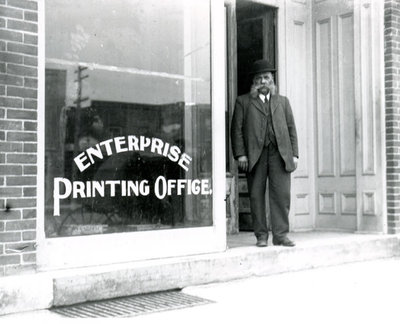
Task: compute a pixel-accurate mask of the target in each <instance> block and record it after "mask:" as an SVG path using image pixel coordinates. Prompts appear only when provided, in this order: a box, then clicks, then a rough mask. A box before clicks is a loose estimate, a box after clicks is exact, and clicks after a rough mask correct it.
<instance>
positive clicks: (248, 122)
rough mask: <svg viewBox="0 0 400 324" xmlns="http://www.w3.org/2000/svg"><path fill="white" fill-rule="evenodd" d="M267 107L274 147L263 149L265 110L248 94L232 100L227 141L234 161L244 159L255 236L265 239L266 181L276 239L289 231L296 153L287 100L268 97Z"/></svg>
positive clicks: (295, 142)
mask: <svg viewBox="0 0 400 324" xmlns="http://www.w3.org/2000/svg"><path fill="white" fill-rule="evenodd" d="M269 105H270V106H269V112H270V113H271V118H270V119H269V120H272V126H273V131H274V133H275V139H276V146H275V145H274V144H272V143H270V144H269V145H267V146H266V145H265V144H266V136H267V135H268V134H267V129H268V110H267V111H266V109H265V104H263V102H262V100H261V99H260V98H259V97H253V96H252V95H250V94H245V95H242V96H240V97H238V98H237V100H236V105H235V110H234V113H233V119H232V126H231V138H232V148H233V155H234V157H235V159H238V158H239V157H240V156H247V157H248V170H247V180H248V186H249V193H250V207H251V213H252V217H253V226H254V232H255V235H256V236H257V238H264V239H265V238H267V237H268V230H267V225H266V217H265V216H266V215H265V199H264V195H265V188H266V186H265V183H266V180H267V177H268V179H269V201H270V214H271V220H272V224H271V225H272V233H273V235H274V237H276V238H277V239H279V238H280V237H284V236H285V235H286V233H287V232H288V231H289V221H288V215H289V208H290V173H291V172H292V171H294V170H295V168H296V166H295V164H294V160H293V157H294V156H296V157H298V155H299V153H298V144H297V133H296V126H295V123H294V118H293V113H292V109H291V107H290V104H289V100H288V99H287V98H286V97H284V96H280V95H271V97H270V102H269ZM274 142H275V141H274Z"/></svg>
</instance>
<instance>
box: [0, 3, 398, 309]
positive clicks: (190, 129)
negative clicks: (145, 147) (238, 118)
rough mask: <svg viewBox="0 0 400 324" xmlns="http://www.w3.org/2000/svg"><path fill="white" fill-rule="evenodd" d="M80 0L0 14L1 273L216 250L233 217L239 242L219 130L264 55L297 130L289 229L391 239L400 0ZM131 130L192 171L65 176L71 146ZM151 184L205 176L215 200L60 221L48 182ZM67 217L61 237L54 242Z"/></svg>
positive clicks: (132, 159) (144, 205) (239, 207)
mask: <svg viewBox="0 0 400 324" xmlns="http://www.w3.org/2000/svg"><path fill="white" fill-rule="evenodd" d="M72 2H73V1H72ZM72 2H71V1H62V0H57V1H56V0H51V1H43V2H41V1H26V2H25V1H9V2H8V3H7V5H6V7H7V9H8V11H7V12H8V13H7V12H6V13H2V19H3V20H4V21H6V22H7V24H5V25H4V24H3V26H7V27H3V29H4V33H1V34H0V38H2V39H0V51H2V52H3V53H5V55H4V62H2V63H0V73H1V74H0V95H1V96H2V97H1V98H0V116H1V118H3V120H2V121H1V122H0V126H1V127H2V130H0V141H1V143H0V145H1V148H2V149H1V151H0V164H1V165H0V170H1V173H0V192H1V193H2V195H1V197H0V203H1V204H3V205H4V206H5V207H7V208H5V209H4V210H2V211H1V214H0V215H1V216H2V217H4V218H0V275H4V276H10V277H14V278H15V277H16V278H17V279H18V276H22V275H26V274H29V275H32V276H33V278H34V279H32V282H35V281H36V280H35V278H37V280H39V279H40V278H43V277H45V278H49V277H48V276H50V275H51V274H52V272H51V271H50V270H53V269H71V268H76V270H75V271H77V272H78V273H80V272H79V271H80V269H81V268H82V267H89V266H93V265H96V266H97V265H99V264H102V265H110V264H117V263H118V264H123V263H124V262H131V261H138V260H148V259H152V260H158V261H159V262H161V263H162V262H164V260H166V258H168V257H175V256H186V255H194V256H198V255H203V257H205V258H206V256H207V255H208V253H211V252H221V251H224V250H225V249H226V233H225V229H226V228H225V226H226V219H225V216H226V213H225V211H226V210H228V211H229V213H228V215H227V216H228V218H227V219H228V221H229V223H228V226H229V228H230V230H231V231H232V232H234V231H237V230H238V228H237V227H235V226H230V225H231V224H238V219H237V218H238V214H240V218H241V220H243V219H244V220H245V219H246V213H247V212H248V210H247V209H246V203H247V201H246V194H247V193H246V187H245V185H244V184H243V182H242V181H241V180H242V175H241V174H238V172H237V169H236V166H235V164H234V162H233V160H232V157H231V154H230V147H229V139H228V138H227V137H226V136H225V129H226V128H228V127H226V126H228V125H229V116H231V113H232V107H233V102H234V99H235V97H236V95H237V94H238V93H242V92H243V91H245V89H246V88H247V87H248V84H246V82H245V80H244V74H245V72H243V71H246V66H248V64H250V63H251V61H252V60H253V59H255V58H259V56H268V58H269V59H271V64H273V65H274V66H275V67H276V69H277V72H276V75H275V77H276V81H277V85H278V91H279V92H280V93H282V94H285V95H288V97H289V98H290V100H291V103H292V106H293V110H294V114H295V118H296V122H297V127H298V133H299V138H300V145H301V146H300V154H301V156H300V165H299V169H298V170H297V171H296V173H295V174H293V201H292V214H291V216H290V217H291V225H292V230H293V231H305V230H314V229H315V230H326V229H329V230H335V231H350V232H352V233H353V232H367V233H376V232H377V233H383V234H388V233H398V232H399V228H400V227H399V210H398V203H399V198H398V186H399V180H398V174H397V173H398V169H397V166H398V160H399V159H398V150H399V143H398V138H397V135H396V134H397V128H398V124H397V117H398V116H397V105H398V103H399V102H398V98H397V97H396V92H397V90H398V89H397V82H398V80H397V70H396V67H395V66H396V62H397V59H398V57H397V56H396V55H397V54H396V53H395V50H394V49H395V45H396V44H397V40H396V37H395V36H394V35H396V33H397V32H398V28H397V27H396V26H397V25H394V22H396V21H397V20H398V18H399V17H397V16H398V14H397V12H396V11H395V10H392V9H394V7H395V1H391V0H386V1H385V8H384V4H383V2H379V1H372V0H363V1H335V0H326V1H311V0H286V1H275V0H274V1H272V0H262V1H250V0H249V1H242V0H240V1H239V0H237V1H234V0H226V1H222V0H221V1H214V0H213V1H193V2H192V1H186V0H185V1H172V0H171V1H157V0H154V1H151V0H150V1H148V0H146V1H127V0H118V1H115V0H112V1H111V0H110V1H103V2H102V5H101V6H99V5H98V4H97V2H96V5H93V3H94V2H95V1H89V0H87V1H84V2H82V1H80V2H79V6H75V5H73V4H72ZM224 2H225V5H224ZM38 6H39V8H38ZM210 6H211V8H210ZM154 8H157V10H154ZM224 10H225V14H224ZM384 10H385V16H384ZM36 14H39V17H43V19H42V21H39V22H37V16H36ZM23 18H25V20H23V21H22V19H23ZM66 18H67V19H66ZM88 18H91V19H88ZM224 18H225V19H224ZM3 20H1V19H0V23H1V21H3ZM104 21H107V28H105V27H104ZM149 22H151V23H149ZM383 22H385V25H384V24H383ZM44 28H45V29H44ZM38 30H39V31H40V34H38ZM43 30H45V32H44V33H43V32H42V31H43ZM225 31H227V32H225ZM255 31H257V37H255V36H254V35H253V33H254V32H255ZM249 33H251V34H252V35H249ZM38 37H39V39H38ZM384 40H385V43H384V42H383V41H384ZM44 41H45V42H44ZM237 41H239V42H240V44H237ZM44 43H45V45H44ZM222 44H226V52H224V51H223V46H222ZM44 46H46V47H44ZM38 50H39V51H38ZM384 53H385V57H384V56H383V54H384ZM272 56H273V58H271V57H272ZM38 62H40V64H39V66H38ZM78 65H80V66H87V67H88V69H87V70H85V73H87V74H88V75H89V78H88V79H86V80H85V81H83V82H84V83H83V87H82V91H83V93H82V97H89V98H90V100H91V101H90V103H86V104H85V105H83V106H82V107H81V110H80V114H81V116H80V118H79V119H78V120H79V127H78V124H77V123H75V122H72V121H75V117H76V108H75V107H76V105H75V104H74V101H75V100H76V97H77V93H76V90H77V89H76V82H75V78H76V74H75V73H74V72H75V70H76V68H77V66H78ZM225 67H226V68H225ZM384 67H385V69H386V70H384ZM384 78H385V83H384V82H383V81H384ZM42 85H43V86H42ZM383 94H385V95H386V98H385V97H384V95H383ZM385 123H386V124H385ZM76 130H78V131H76ZM75 134H77V135H78V140H76V138H75V137H74V136H75ZM128 134H132V135H137V136H147V137H156V138H159V139H161V140H163V142H168V143H170V144H171V145H176V146H177V147H179V148H180V150H181V151H184V152H186V153H187V154H188V155H189V156H190V157H191V159H192V160H191V162H190V168H189V171H187V172H186V171H184V170H183V169H182V168H180V167H177V164H176V163H172V162H170V161H169V160H167V159H165V157H162V156H160V154H158V155H154V154H153V155H151V154H143V152H141V153H140V154H131V152H123V153H119V154H116V155H113V156H112V158H108V157H107V159H103V160H102V161H98V163H97V162H96V163H95V164H94V165H93V166H91V167H90V168H89V169H88V170H86V171H85V172H82V173H77V174H78V175H77V176H76V178H74V177H75V175H74V171H73V166H74V164H73V163H74V162H73V159H74V158H75V155H76V154H77V153H78V152H80V151H82V150H84V149H87V148H89V147H93V146H95V145H96V144H97V143H98V142H101V141H105V140H107V139H112V138H116V137H121V136H125V135H128ZM226 171H229V172H230V173H232V174H233V178H232V179H233V181H232V183H233V187H232V188H230V189H231V192H232V195H231V197H230V198H229V199H228V201H229V202H230V204H231V205H230V206H229V208H226V203H225V201H224V199H225V198H226V196H225V192H226V188H225V176H226ZM159 175H163V176H165V177H166V178H170V179H175V178H181V179H188V180H192V179H197V178H199V179H209V180H210V183H211V187H212V194H209V195H197V196H196V195H187V194H185V195H181V196H178V195H175V194H172V195H170V196H169V197H168V199H165V200H157V199H154V197H151V198H150V197H139V198H140V199H139V198H137V197H133V198H132V197H131V198H130V199H122V200H119V199H117V198H115V197H114V198H112V199H95V200H88V199H85V198H82V197H81V196H79V197H76V198H74V197H71V198H70V199H65V200H63V201H62V204H61V210H62V212H63V213H67V214H68V213H69V214H70V216H71V215H72V217H70V218H68V217H66V216H64V218H63V216H60V217H58V218H57V216H53V214H52V208H53V204H52V193H53V190H54V188H53V187H52V186H53V183H54V182H53V180H54V178H56V177H65V178H68V179H69V180H71V181H73V180H74V181H82V182H85V181H91V180H96V181H97V180H99V181H100V180H107V179H108V180H114V179H119V180H121V179H122V180H124V179H125V180H126V179H128V178H129V179H143V178H149V179H150V180H151V179H154V178H155V177H157V176H159ZM77 186H78V185H77ZM75 189H79V188H78V187H77V188H75ZM101 198H104V197H101ZM142 198H143V199H142ZM236 202H239V203H236ZM6 210H7V211H6ZM67 214H64V215H67ZM159 215H162V217H160V216H159ZM65 219H67V220H66V221H64V220H65ZM63 221H64V222H63ZM61 223H62V225H68V226H69V227H68V228H69V230H68V231H64V232H59V228H60V225H61ZM113 226H115V228H114V229H113V230H110V228H112V227H113ZM166 228H168V229H166ZM239 229H240V230H241V229H243V228H239ZM110 232H113V233H112V234H110ZM102 233H103V234H102ZM57 236H58V237H57ZM204 255H206V256H204ZM86 269H87V268H86ZM38 272H40V274H39V275H37V273H38ZM46 276H47V277H46ZM21 278H22V277H21ZM24 278H25V277H24ZM17 279H15V280H16V281H18V280H17ZM10 282H13V280H10ZM185 283H186V284H187V282H185ZM10 285H11V284H10ZM177 286H179V285H178V284H177ZM7 287H9V286H7ZM10 287H11V286H10ZM47 288H48V287H47ZM47 288H46V289H47ZM170 288H175V287H170ZM10 289H11V290H12V288H10ZM51 289H52V288H48V289H47V290H46V291H51ZM51 293H53V292H51ZM118 293H120V291H116V292H115V294H116V295H118ZM93 298H95V297H93ZM25 299H29V298H25ZM25 299H24V298H21V299H20V300H21V303H19V302H15V304H13V305H11V306H10V307H9V306H6V311H9V310H10V309H12V310H21V309H23V307H25V306H24V305H22V304H23V303H24V302H23V300H25ZM31 299H32V298H31ZM10 300H11V299H10ZM37 305H38V304H35V305H33V306H32V307H44V306H43V303H42V304H40V306H37ZM14 306H15V308H13V307H14ZM29 307H31V306H29ZM1 312H2V310H0V313H1Z"/></svg>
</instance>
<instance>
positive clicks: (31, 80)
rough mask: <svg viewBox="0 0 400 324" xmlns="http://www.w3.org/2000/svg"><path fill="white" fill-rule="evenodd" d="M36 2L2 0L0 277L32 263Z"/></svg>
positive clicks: (28, 267)
mask: <svg viewBox="0 0 400 324" xmlns="http://www.w3.org/2000/svg"><path fill="white" fill-rule="evenodd" d="M37 7H38V6H37V1H27V0H0V276H4V275H12V274H20V273H25V272H32V271H34V270H35V266H36V252H35V250H36V248H35V246H36V242H35V240H36V181H37V180H36V173H37V164H36V162H37V133H36V130H37V74H38V71H37V60H38V58H37V52H38V48H37V44H38V33H37V30H38V24H37V21H38V12H37Z"/></svg>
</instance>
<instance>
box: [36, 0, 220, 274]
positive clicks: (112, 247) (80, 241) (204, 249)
mask: <svg viewBox="0 0 400 324" xmlns="http://www.w3.org/2000/svg"><path fill="white" fill-rule="evenodd" d="M38 9H39V31H40V32H39V51H38V55H39V66H38V68H39V111H38V199H37V206H38V207H37V210H38V217H37V267H38V270H39V271H48V270H54V269H67V268H74V267H83V266H95V265H100V264H112V263H121V262H131V261H139V260H149V259H158V258H167V257H179V256H187V255H195V254H204V253H212V252H221V251H224V250H225V249H226V207H225V194H226V189H225V155H224V154H222V155H221V154H219V155H217V154H216V152H224V151H225V127H224V126H225V86H226V85H225V83H226V81H225V79H224V76H225V65H226V57H225V55H224V51H223V50H221V44H224V41H225V35H224V25H223V24H221V22H223V21H224V3H223V0H216V1H215V0H213V1H210V11H211V13H210V14H211V26H210V28H211V107H212V109H211V111H212V125H220V126H219V127H212V152H213V156H212V183H213V206H212V211H213V225H212V226H208V227H196V228H180V229H168V230H156V231H145V232H125V233H113V234H99V235H87V236H74V237H57V238H46V237H45V232H44V221H45V217H44V215H45V212H44V208H45V198H44V196H45V192H44V190H45V189H44V183H45V170H44V165H45V163H44V162H45V161H44V159H45V158H44V156H45V98H44V93H45V91H44V90H45V4H44V1H41V2H39V8H38Z"/></svg>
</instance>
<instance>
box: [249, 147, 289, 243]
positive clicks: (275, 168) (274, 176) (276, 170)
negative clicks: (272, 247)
mask: <svg viewBox="0 0 400 324" xmlns="http://www.w3.org/2000/svg"><path fill="white" fill-rule="evenodd" d="M267 180H268V188H269V212H270V215H271V229H272V235H273V236H274V237H276V238H278V239H279V238H282V237H284V236H286V234H287V233H288V232H289V210H290V182H291V174H290V173H289V172H287V171H286V170H285V162H284V161H283V159H282V157H281V155H280V153H279V151H278V149H277V147H276V146H275V145H273V144H272V143H270V144H269V145H268V146H267V147H264V149H263V151H262V153H261V156H260V158H259V159H258V161H257V163H256V165H255V166H254V167H253V169H252V170H251V171H250V172H248V173H247V185H248V189H249V194H250V209H251V215H252V219H253V228H254V234H255V235H256V237H257V239H260V238H262V239H267V238H268V227H267V217H266V207H265V205H266V204H265V192H266V188H267Z"/></svg>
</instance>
